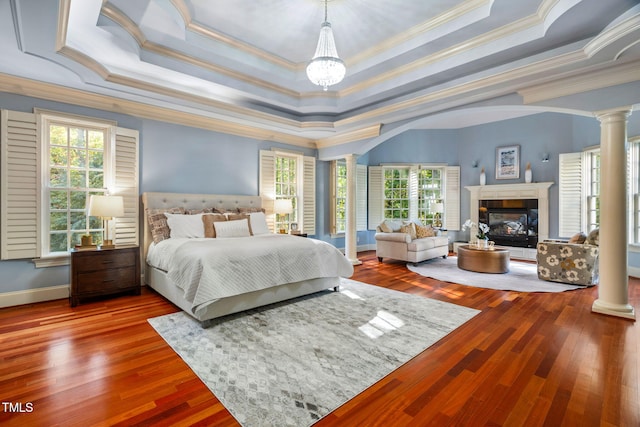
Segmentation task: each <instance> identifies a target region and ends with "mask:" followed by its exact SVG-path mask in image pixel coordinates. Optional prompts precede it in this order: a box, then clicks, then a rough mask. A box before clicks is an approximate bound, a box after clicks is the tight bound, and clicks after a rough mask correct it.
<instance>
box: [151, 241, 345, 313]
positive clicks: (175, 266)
mask: <svg viewBox="0 0 640 427" xmlns="http://www.w3.org/2000/svg"><path fill="white" fill-rule="evenodd" d="M147 262H148V263H149V264H150V265H152V266H154V267H157V268H160V269H162V270H165V271H167V275H168V277H169V279H171V280H172V281H173V282H174V283H175V284H176V285H177V286H178V287H180V288H181V289H182V290H183V291H184V298H185V299H186V300H187V301H189V302H190V303H191V305H192V307H191V309H192V311H193V312H194V313H195V312H196V311H198V310H200V309H202V308H204V307H206V306H207V305H208V304H210V303H212V302H214V301H216V300H217V299H220V298H224V297H229V296H233V295H239V294H244V293H247V292H252V291H257V290H261V289H266V288H269V287H272V286H278V285H283V284H285V283H292V282H299V281H302V280H308V279H314V278H319V277H337V276H340V277H350V276H351V275H352V274H353V266H352V265H351V263H350V262H349V261H348V260H347V259H346V257H345V256H344V255H343V254H342V253H341V252H340V251H339V250H338V249H336V248H335V247H334V246H332V245H330V244H329V243H326V242H323V241H320V240H316V239H307V238H303V237H298V236H290V235H278V234H265V235H260V236H251V237H235V238H215V239H202V238H197V239H168V240H164V241H162V242H160V243H158V244H154V245H152V247H151V248H150V250H149V255H148V256H147Z"/></svg>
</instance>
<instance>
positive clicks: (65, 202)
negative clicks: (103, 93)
mask: <svg viewBox="0 0 640 427" xmlns="http://www.w3.org/2000/svg"><path fill="white" fill-rule="evenodd" d="M43 122H44V126H43V129H44V131H45V132H44V133H43V139H44V146H43V148H44V149H43V150H42V153H43V162H42V165H43V174H42V176H43V183H42V197H43V203H42V207H43V216H42V218H43V221H42V229H41V242H42V245H41V252H42V253H41V256H42V257H48V256H58V255H63V254H65V253H66V252H68V251H69V249H71V248H73V247H74V246H75V245H76V244H78V243H80V238H81V236H82V235H83V234H90V235H91V236H92V237H93V241H94V242H95V243H97V244H100V243H101V242H102V231H103V229H102V222H101V221H100V219H99V218H95V217H90V216H89V215H88V212H87V206H88V201H89V197H90V196H91V195H92V194H105V193H106V191H107V190H106V188H107V185H108V183H109V182H110V181H111V180H112V176H111V173H110V170H111V168H110V167H109V166H108V165H110V160H111V158H110V153H111V151H112V144H111V139H112V138H111V137H112V133H113V129H112V126H111V125H105V124H104V123H100V122H88V121H81V120H77V119H65V118H64V117H52V116H44V117H43Z"/></svg>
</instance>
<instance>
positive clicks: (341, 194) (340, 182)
mask: <svg viewBox="0 0 640 427" xmlns="http://www.w3.org/2000/svg"><path fill="white" fill-rule="evenodd" d="M332 177H333V185H332V188H333V206H334V219H333V227H332V230H331V233H332V234H340V233H344V232H345V231H346V230H347V163H346V162H345V161H344V160H336V161H335V162H334V163H333V173H332Z"/></svg>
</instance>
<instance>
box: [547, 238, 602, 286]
mask: <svg viewBox="0 0 640 427" xmlns="http://www.w3.org/2000/svg"><path fill="white" fill-rule="evenodd" d="M594 243H597V241H596V242H594ZM598 254H599V248H598V246H597V245H595V244H591V242H590V241H589V240H587V243H569V242H563V241H554V240H545V241H544V242H539V243H538V245H537V254H536V260H537V263H538V278H539V279H541V280H548V281H551V282H560V283H570V284H572V285H583V286H593V285H597V284H598V281H599V273H598Z"/></svg>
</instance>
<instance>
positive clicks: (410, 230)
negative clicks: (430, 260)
mask: <svg viewBox="0 0 640 427" xmlns="http://www.w3.org/2000/svg"><path fill="white" fill-rule="evenodd" d="M400 232H401V233H407V234H408V235H409V236H410V237H411V240H413V239H415V238H416V225H415V224H414V223H413V222H410V223H409V224H403V225H402V226H400Z"/></svg>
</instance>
